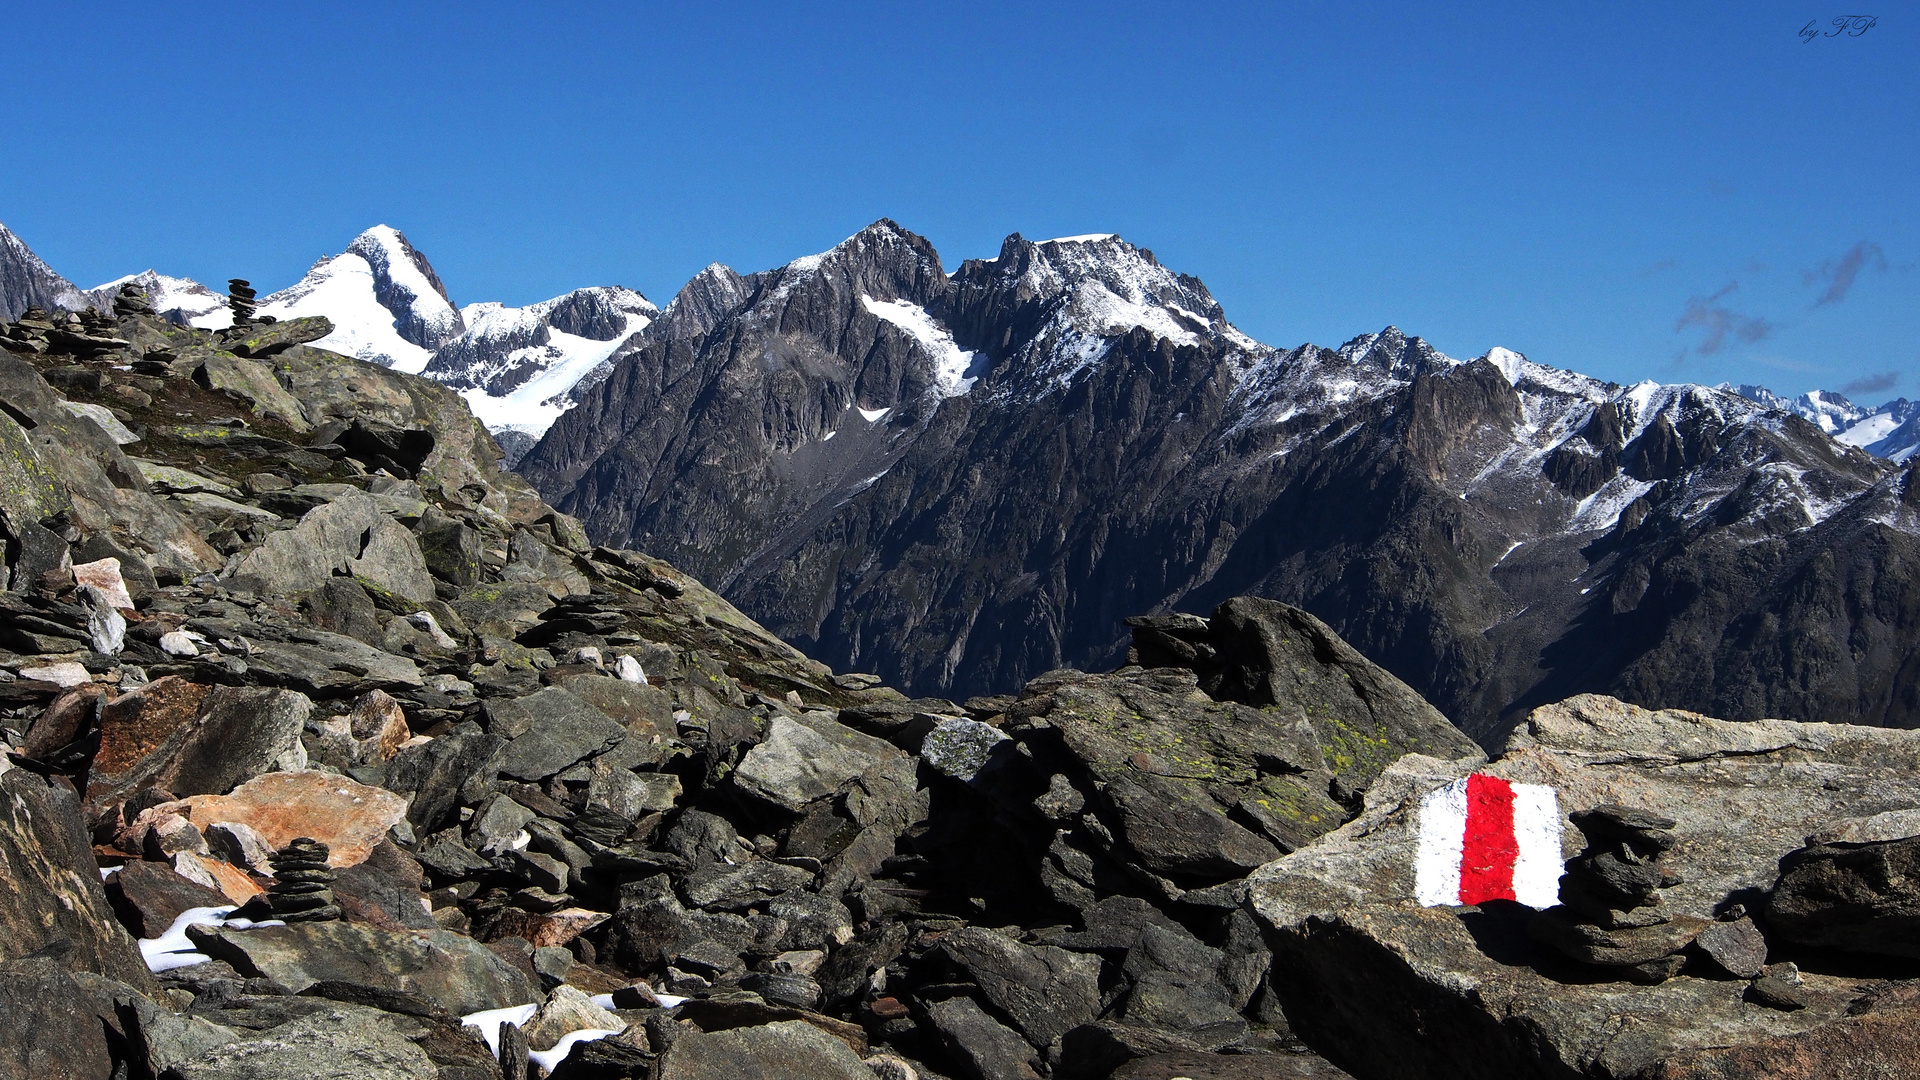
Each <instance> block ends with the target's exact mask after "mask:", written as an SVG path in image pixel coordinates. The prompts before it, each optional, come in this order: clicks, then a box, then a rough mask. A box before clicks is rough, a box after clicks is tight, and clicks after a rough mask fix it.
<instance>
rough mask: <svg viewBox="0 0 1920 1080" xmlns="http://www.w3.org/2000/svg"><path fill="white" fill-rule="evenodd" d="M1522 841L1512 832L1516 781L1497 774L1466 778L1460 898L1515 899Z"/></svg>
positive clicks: (1468, 901) (1465, 901)
mask: <svg viewBox="0 0 1920 1080" xmlns="http://www.w3.org/2000/svg"><path fill="white" fill-rule="evenodd" d="M1519 858H1520V844H1519V842H1518V841H1517V840H1515V839H1514V835H1513V785H1511V784H1509V783H1507V782H1506V781H1505V780H1502V779H1500V778H1499V777H1496V776H1485V775H1483V774H1481V773H1474V774H1473V775H1472V776H1469V777H1468V778H1467V834H1466V838H1465V840H1464V842H1463V843H1462V845H1461V850H1460V902H1461V903H1462V904H1478V903H1480V902H1482V901H1484V900H1512V899H1513V898H1514V897H1513V864H1514V862H1515V861H1516V860H1518V859H1519Z"/></svg>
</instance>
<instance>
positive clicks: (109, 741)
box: [87, 676, 313, 802]
mask: <svg viewBox="0 0 1920 1080" xmlns="http://www.w3.org/2000/svg"><path fill="white" fill-rule="evenodd" d="M312 711H313V702H312V701H310V700H309V699H308V698H307V696H306V695H305V694H302V693H299V692H297V691H293V690H274V689H269V688H267V687H260V686H216V687H212V688H208V687H205V686H201V685H198V684H196V683H191V682H188V681H186V680H184V679H181V678H179V677H177V676H168V677H166V678H162V679H156V680H154V681H153V682H151V683H149V684H147V685H146V686H144V687H142V688H140V689H139V690H136V691H134V692H133V693H130V694H125V695H122V696H121V697H119V698H116V699H114V700H113V701H110V702H108V703H107V705H106V707H105V708H104V709H103V710H102V721H101V730H100V750H99V752H98V753H97V754H95V755H94V759H93V770H92V773H91V777H90V782H89V784H88V787H87V793H88V796H89V798H91V799H93V800H95V801H96V802H113V801H117V800H119V799H121V798H124V797H125V796H126V795H128V794H131V793H132V792H135V791H138V790H140V789H141V788H148V787H158V788H164V789H166V790H168V791H171V792H173V793H174V794H176V795H224V794H226V793H227V792H229V791H232V790H233V789H234V788H236V787H238V786H239V785H241V784H243V783H245V782H246V781H248V780H251V779H252V778H254V777H256V776H259V775H260V774H262V773H264V772H267V771H268V770H270V769H273V768H276V767H283V766H285V765H304V764H305V756H304V751H303V750H302V749H301V743H300V733H301V731H302V730H303V729H304V728H305V726H306V722H307V717H308V715H309V714H310V713H311V712H312Z"/></svg>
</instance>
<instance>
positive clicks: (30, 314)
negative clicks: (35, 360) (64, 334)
mask: <svg viewBox="0 0 1920 1080" xmlns="http://www.w3.org/2000/svg"><path fill="white" fill-rule="evenodd" d="M52 331H53V319H52V318H50V317H48V315H47V311H46V309H45V308H40V307H30V308H28V309H27V310H25V311H23V312H21V313H20V319H19V321H18V322H15V323H12V324H10V325H8V326H7V328H6V330H5V332H4V333H0V347H4V348H6V349H8V350H10V351H13V352H19V353H34V354H38V353H44V352H46V351H47V335H48V334H49V333H51V332H52Z"/></svg>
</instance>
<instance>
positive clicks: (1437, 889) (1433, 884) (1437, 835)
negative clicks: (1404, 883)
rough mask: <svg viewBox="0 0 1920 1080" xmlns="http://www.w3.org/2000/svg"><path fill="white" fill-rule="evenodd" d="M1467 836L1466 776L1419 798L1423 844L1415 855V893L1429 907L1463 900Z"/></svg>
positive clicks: (1421, 840)
mask: <svg viewBox="0 0 1920 1080" xmlns="http://www.w3.org/2000/svg"><path fill="white" fill-rule="evenodd" d="M1466 836H1467V781H1466V778H1465V777H1462V778H1461V779H1459V780H1455V781H1454V782H1453V783H1451V784H1447V785H1446V786H1444V787H1440V788H1436V789H1435V790H1433V791H1430V792H1428V793H1427V796H1426V798H1424V799H1422V800H1421V801H1420V847H1419V851H1418V853H1417V854H1416V855H1415V857H1414V887H1413V893H1414V897H1415V898H1416V899H1418V900H1419V901H1420V903H1421V904H1422V905H1424V906H1426V907H1437V906H1439V905H1442V904H1457V903H1459V902H1460V849H1461V847H1462V846H1463V845H1464V844H1465V843H1466Z"/></svg>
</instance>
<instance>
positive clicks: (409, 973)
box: [187, 921, 536, 1016]
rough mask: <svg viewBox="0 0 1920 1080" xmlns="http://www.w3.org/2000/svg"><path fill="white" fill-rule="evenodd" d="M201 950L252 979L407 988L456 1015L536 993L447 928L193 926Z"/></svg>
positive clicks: (298, 985) (298, 986) (297, 985)
mask: <svg viewBox="0 0 1920 1080" xmlns="http://www.w3.org/2000/svg"><path fill="white" fill-rule="evenodd" d="M187 935H188V937H189V938H190V939H191V940H192V941H193V943H194V945H195V947H197V948H198V949H199V950H200V951H201V952H203V953H206V954H207V955H208V956H211V957H213V958H214V959H216V960H224V961H226V962H227V963H229V964H231V965H233V967H234V969H235V970H237V971H239V972H241V973H242V974H245V975H248V976H257V977H263V978H268V979H272V980H273V981H274V982H276V983H279V984H280V985H281V986H284V987H286V988H287V989H288V990H290V991H292V992H294V993H299V992H300V991H302V990H305V989H307V988H308V987H311V986H313V985H315V984H316V983H334V982H338V983H347V984H351V985H354V986H363V987H372V988H374V989H376V990H403V991H406V992H407V993H410V994H417V995H419V996H421V997H423V998H427V999H429V1000H431V1001H434V1002H437V1003H438V1004H440V1005H441V1006H442V1007H444V1008H445V1009H446V1010H447V1011H449V1012H451V1013H453V1014H454V1015H456V1016H464V1015H466V1014H468V1013H475V1012H480V1011H481V1010H483V1009H504V1008H506V1007H508V1006H511V1005H521V1004H525V1003H526V1002H528V1001H532V1000H534V998H535V996H536V995H535V993H534V989H533V986H532V985H531V983H530V982H529V981H528V979H527V977H526V976H525V975H523V974H521V972H519V971H518V970H516V969H515V968H514V967H513V965H511V964H509V963H507V962H506V961H505V960H502V959H501V958H500V957H499V956H497V955H495V954H494V953H493V952H492V951H491V950H489V949H488V948H487V947H486V946H484V945H482V944H480V943H479V942H477V941H475V940H473V939H472V938H470V937H467V936H466V935H464V934H456V933H453V932H451V931H447V930H433V931H426V932H409V931H396V930H382V929H379V928H377V927H373V926H366V925H363V924H360V923H347V922H338V921H334V922H307V923H294V924H292V925H288V926H269V927H262V928H258V929H253V930H228V929H218V928H213V927H205V926H197V927H190V928H189V929H188V931H187Z"/></svg>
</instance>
